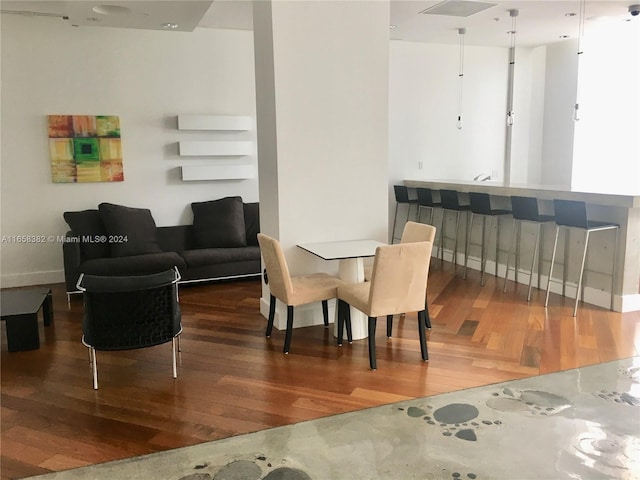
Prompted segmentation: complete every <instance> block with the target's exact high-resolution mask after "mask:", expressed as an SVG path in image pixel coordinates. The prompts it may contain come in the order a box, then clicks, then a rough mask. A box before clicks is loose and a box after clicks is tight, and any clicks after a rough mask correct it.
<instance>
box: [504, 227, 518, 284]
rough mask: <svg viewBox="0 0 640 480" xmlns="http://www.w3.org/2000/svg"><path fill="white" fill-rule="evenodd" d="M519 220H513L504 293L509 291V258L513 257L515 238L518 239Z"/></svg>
mask: <svg viewBox="0 0 640 480" xmlns="http://www.w3.org/2000/svg"><path fill="white" fill-rule="evenodd" d="M518 222H519V221H518V220H516V219H514V220H513V228H512V229H511V241H510V242H509V251H508V252H507V269H506V270H505V272H504V288H503V289H502V293H507V279H508V278H509V260H510V259H511V253H512V252H513V246H514V245H515V244H516V242H515V240H516V230H517V225H518ZM516 258H517V257H516ZM516 268H517V266H516Z"/></svg>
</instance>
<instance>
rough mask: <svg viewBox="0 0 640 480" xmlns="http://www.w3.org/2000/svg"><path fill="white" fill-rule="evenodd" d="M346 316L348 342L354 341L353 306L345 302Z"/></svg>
mask: <svg viewBox="0 0 640 480" xmlns="http://www.w3.org/2000/svg"><path fill="white" fill-rule="evenodd" d="M344 318H345V323H346V327H347V342H349V343H350V344H351V343H353V333H352V331H351V306H350V305H349V304H348V303H345V308H344Z"/></svg>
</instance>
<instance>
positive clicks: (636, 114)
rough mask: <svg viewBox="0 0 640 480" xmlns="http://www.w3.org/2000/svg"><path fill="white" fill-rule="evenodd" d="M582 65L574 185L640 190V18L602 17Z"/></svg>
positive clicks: (592, 32) (585, 188)
mask: <svg viewBox="0 0 640 480" xmlns="http://www.w3.org/2000/svg"><path fill="white" fill-rule="evenodd" d="M598 27H599V28H597V29H592V30H590V31H589V36H587V37H585V39H584V43H583V45H584V48H583V51H584V53H583V54H582V55H581V58H580V64H579V73H578V75H579V77H578V93H579V102H580V117H579V118H580V120H579V121H578V122H576V124H575V147H574V159H573V172H572V185H571V186H572V188H573V189H574V190H583V191H604V192H620V193H624V192H636V193H637V192H640V23H639V22H637V21H636V22H615V23H614V22H611V23H607V22H601V23H600V24H599V25H598Z"/></svg>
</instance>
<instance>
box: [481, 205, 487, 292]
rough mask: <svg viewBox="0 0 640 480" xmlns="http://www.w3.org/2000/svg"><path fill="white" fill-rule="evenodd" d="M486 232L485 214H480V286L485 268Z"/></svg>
mask: <svg viewBox="0 0 640 480" xmlns="http://www.w3.org/2000/svg"><path fill="white" fill-rule="evenodd" d="M486 233H487V216H486V215H483V216H482V239H481V240H480V286H484V271H485V270H486V268H487V256H486V255H485V252H484V251H485V248H484V246H485V237H486Z"/></svg>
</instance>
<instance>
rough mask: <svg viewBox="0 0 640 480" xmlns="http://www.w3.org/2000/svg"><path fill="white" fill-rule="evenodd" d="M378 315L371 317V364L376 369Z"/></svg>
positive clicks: (372, 368)
mask: <svg viewBox="0 0 640 480" xmlns="http://www.w3.org/2000/svg"><path fill="white" fill-rule="evenodd" d="M376 320H377V319H376V317H369V366H370V367H371V370H375V369H376V367H377V365H376Z"/></svg>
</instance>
